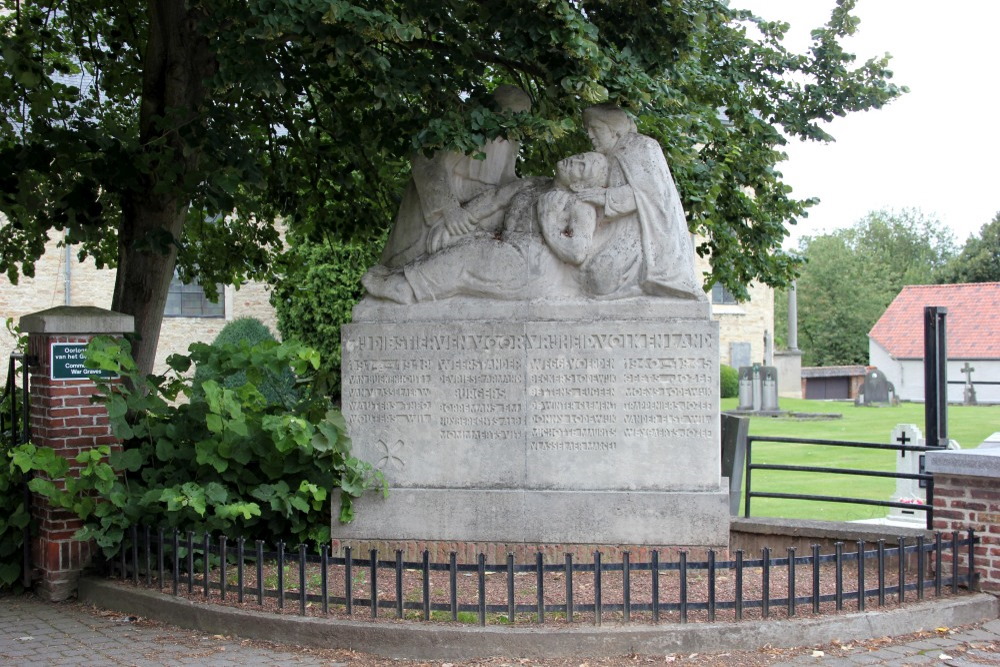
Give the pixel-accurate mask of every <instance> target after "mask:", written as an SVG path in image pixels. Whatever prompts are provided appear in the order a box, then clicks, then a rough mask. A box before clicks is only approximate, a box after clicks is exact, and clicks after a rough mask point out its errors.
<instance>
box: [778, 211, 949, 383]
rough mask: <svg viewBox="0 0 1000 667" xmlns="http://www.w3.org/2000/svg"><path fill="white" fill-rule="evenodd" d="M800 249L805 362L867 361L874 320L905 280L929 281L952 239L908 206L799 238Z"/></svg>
mask: <svg viewBox="0 0 1000 667" xmlns="http://www.w3.org/2000/svg"><path fill="white" fill-rule="evenodd" d="M798 252H799V253H800V254H801V256H803V257H804V258H805V260H806V263H805V265H804V266H803V267H802V271H801V274H800V275H799V278H798V281H797V286H798V318H799V321H798V325H799V347H800V348H801V349H802V351H803V364H805V365H808V366H835V365H841V364H867V363H868V332H869V331H870V330H871V328H872V327H873V326H874V325H875V322H876V321H878V318H879V317H881V316H882V313H883V312H885V309H886V308H887V307H888V305H889V304H890V303H891V302H892V300H893V299H895V298H896V295H897V294H899V292H900V290H901V289H902V288H903V287H905V286H906V285H918V284H927V283H932V282H934V276H935V275H936V274H937V272H938V271H940V270H941V267H943V266H945V265H946V264H947V262H948V260H949V259H950V258H951V257H952V256H953V255H954V252H955V245H954V239H953V237H952V235H951V232H950V230H948V228H946V227H945V226H944V225H943V224H942V223H941V222H940V221H938V220H937V219H935V218H932V217H928V216H925V215H924V214H922V213H921V212H919V211H917V210H913V209H907V210H903V211H898V212H894V211H875V212H872V213H869V214H868V215H866V216H865V217H864V218H862V219H861V220H859V221H858V222H856V223H855V224H854V225H853V226H851V227H849V228H846V229H841V230H837V231H835V232H833V233H830V234H824V235H820V236H812V237H804V238H803V239H802V240H801V241H800V243H799V251H798ZM775 303H776V312H775V318H776V321H778V320H780V321H784V322H787V311H785V312H782V311H783V310H784V308H785V301H784V300H783V299H781V298H778V299H775ZM778 326H780V323H779V324H778Z"/></svg>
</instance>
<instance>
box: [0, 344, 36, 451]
mask: <svg viewBox="0 0 1000 667" xmlns="http://www.w3.org/2000/svg"><path fill="white" fill-rule="evenodd" d="M19 370H20V371H21V375H22V381H21V387H20V389H18V386H17V375H18V371H19ZM29 428H30V421H29V419H28V364H27V363H26V360H25V358H24V355H22V354H19V353H14V354H12V355H10V359H9V363H8V366H7V381H6V383H5V384H4V390H3V394H2V395H0V448H2V449H3V450H4V451H6V450H7V449H10V448H11V447H14V446H15V445H19V444H21V443H23V442H27V441H28V440H29V439H30V435H29V432H28V429H29Z"/></svg>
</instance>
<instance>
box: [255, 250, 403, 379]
mask: <svg viewBox="0 0 1000 667" xmlns="http://www.w3.org/2000/svg"><path fill="white" fill-rule="evenodd" d="M384 245H385V233H384V232H382V233H380V234H374V235H372V236H371V237H369V238H363V239H355V240H349V241H339V240H336V241H335V240H330V241H326V242H322V243H315V242H312V241H305V240H295V239H290V247H289V249H288V251H287V252H286V254H285V255H284V257H283V258H282V260H281V262H280V264H279V266H278V267H277V270H278V273H279V274H280V275H281V278H280V279H279V280H278V281H277V282H276V284H275V285H274V290H273V291H272V293H271V304H272V305H273V306H274V308H275V310H276V312H277V315H278V331H280V332H281V336H282V337H283V338H286V339H290V338H293V339H295V340H300V341H302V342H303V343H305V344H306V345H309V346H311V347H314V348H316V349H317V350H319V351H320V354H321V356H322V357H323V359H324V362H323V364H324V368H323V370H324V371H325V372H327V373H328V374H329V377H330V391H331V394H332V395H333V396H334V397H335V398H339V396H340V327H341V325H343V324H346V323H348V322H350V321H351V310H352V309H353V308H354V305H355V304H356V303H357V302H358V301H360V300H361V297H363V296H364V288H363V287H362V286H361V276H363V275H364V274H365V272H366V271H367V270H368V269H369V268H371V267H372V266H374V265H375V264H377V263H378V261H379V254H380V253H381V252H382V246H384Z"/></svg>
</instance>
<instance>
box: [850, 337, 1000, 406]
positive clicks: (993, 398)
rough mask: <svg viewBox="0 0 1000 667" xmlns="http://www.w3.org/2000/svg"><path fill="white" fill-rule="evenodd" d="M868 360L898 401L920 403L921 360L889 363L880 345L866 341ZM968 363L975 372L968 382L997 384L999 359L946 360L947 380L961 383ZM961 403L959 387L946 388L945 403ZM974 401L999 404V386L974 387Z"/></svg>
mask: <svg viewBox="0 0 1000 667" xmlns="http://www.w3.org/2000/svg"><path fill="white" fill-rule="evenodd" d="M868 360H869V363H870V364H871V365H872V366H876V367H878V369H879V370H881V371H882V372H883V373H885V375H886V377H887V378H889V381H890V382H892V384H893V385H894V386H895V387H896V395H897V396H898V397H899V399H900V400H901V401H917V402H921V403H922V402H923V400H924V361H923V359H904V360H902V361H900V360H897V359H893V358H892V357H891V356H890V355H889V353H888V352H887V351H886V350H885V348H883V347H882V346H881V345H879V344H878V343H876V342H875V341H873V340H871V339H869V341H868ZM966 361H968V362H969V365H970V366H972V367H973V368H974V369H975V370H974V371H973V373H972V382H973V384H975V383H976V381H977V380H980V381H990V382H1000V359H949V360H948V380H949V381H954V380H965V374H964V373H962V367H963V366H965V362H966ZM963 400H964V394H963V387H962V385H957V384H950V385H948V402H949V403H961V402H962V401H963ZM976 400H977V401H978V402H979V403H1000V385H976Z"/></svg>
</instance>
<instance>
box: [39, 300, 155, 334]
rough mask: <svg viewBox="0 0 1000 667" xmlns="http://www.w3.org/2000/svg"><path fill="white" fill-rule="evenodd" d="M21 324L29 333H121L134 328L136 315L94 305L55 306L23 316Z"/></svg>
mask: <svg viewBox="0 0 1000 667" xmlns="http://www.w3.org/2000/svg"><path fill="white" fill-rule="evenodd" d="M20 326H21V331H23V332H24V333H32V334H121V333H132V332H133V331H135V318H134V317H132V316H131V315H125V314H123V313H116V312H114V311H112V310H105V309H104V308H98V307H96V306H57V307H55V308H49V309H48V310H42V311H39V312H37V313H31V314H30V315H25V316H24V317H22V318H21V321H20Z"/></svg>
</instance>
